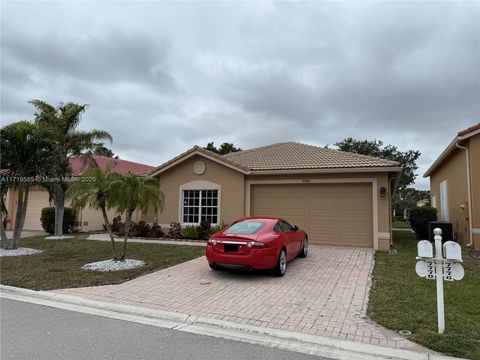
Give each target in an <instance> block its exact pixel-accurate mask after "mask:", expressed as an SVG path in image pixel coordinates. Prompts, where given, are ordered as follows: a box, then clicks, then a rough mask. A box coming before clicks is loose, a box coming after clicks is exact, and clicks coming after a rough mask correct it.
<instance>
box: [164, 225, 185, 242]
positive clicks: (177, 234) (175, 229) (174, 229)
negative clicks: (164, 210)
mask: <svg viewBox="0 0 480 360" xmlns="http://www.w3.org/2000/svg"><path fill="white" fill-rule="evenodd" d="M167 237H169V238H172V239H179V238H181V237H182V227H181V226H180V223H178V222H172V223H171V224H170V229H168V234H167Z"/></svg>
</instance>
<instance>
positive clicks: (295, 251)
mask: <svg viewBox="0 0 480 360" xmlns="http://www.w3.org/2000/svg"><path fill="white" fill-rule="evenodd" d="M307 252H308V236H307V233H306V232H305V231H304V230H302V229H299V228H298V227H297V226H292V225H290V224H289V223H288V222H286V221H285V220H283V219H281V218H269V217H249V218H241V219H237V220H236V221H234V222H232V223H231V224H229V225H228V226H227V227H226V228H225V229H223V230H222V231H220V232H218V233H216V234H213V235H212V236H211V237H210V239H208V242H207V249H206V255H207V260H208V263H209V265H210V267H211V268H212V269H213V270H217V269H219V268H247V269H253V270H270V269H272V270H274V273H275V274H276V275H277V276H283V275H284V274H285V271H286V270H287V263H288V262H289V261H291V260H293V259H294V258H296V257H297V256H298V257H306V256H307Z"/></svg>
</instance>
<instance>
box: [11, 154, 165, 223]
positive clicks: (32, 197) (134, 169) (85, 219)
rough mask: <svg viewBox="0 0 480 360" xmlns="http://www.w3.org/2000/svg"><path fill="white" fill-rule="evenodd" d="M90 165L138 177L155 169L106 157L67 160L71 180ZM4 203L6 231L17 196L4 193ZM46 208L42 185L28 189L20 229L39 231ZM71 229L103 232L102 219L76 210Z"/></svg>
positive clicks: (91, 211)
mask: <svg viewBox="0 0 480 360" xmlns="http://www.w3.org/2000/svg"><path fill="white" fill-rule="evenodd" d="M93 162H95V164H96V166H98V167H99V168H101V169H103V170H106V169H107V168H110V169H111V171H112V172H113V173H118V174H127V173H133V174H137V175H139V176H140V175H144V174H146V173H149V172H150V171H152V170H153V169H155V168H154V167H153V166H149V165H145V164H140V163H137V162H133V161H128V160H123V159H114V158H109V157H106V156H93V157H92V158H81V157H77V158H71V159H70V168H71V175H72V176H73V177H76V176H81V175H83V174H84V173H85V172H86V171H87V170H88V168H89V167H91V166H92V165H93ZM5 204H6V206H7V210H8V214H7V218H6V229H7V230H9V229H13V227H14V221H15V213H16V205H17V195H16V193H15V190H9V191H8V193H7V196H6V200H5ZM48 206H51V205H50V200H49V194H48V191H47V190H46V189H45V188H44V187H42V186H33V187H32V188H30V193H29V199H28V205H27V213H26V217H25V225H24V229H25V230H42V231H43V228H42V224H41V222H40V215H41V211H42V209H43V208H45V207H48ZM67 206H68V204H67ZM114 216H115V213H114V211H109V218H110V219H112V218H113V217H114ZM135 216H136V217H137V218H138V217H139V216H140V215H139V214H135ZM146 220H150V221H153V220H154V218H153V214H150V215H148V214H147V216H146ZM75 228H76V229H77V230H80V231H96V230H103V220H102V214H101V212H100V210H95V209H90V208H89V207H86V208H84V209H82V210H80V211H79V212H78V213H77V219H76V223H75Z"/></svg>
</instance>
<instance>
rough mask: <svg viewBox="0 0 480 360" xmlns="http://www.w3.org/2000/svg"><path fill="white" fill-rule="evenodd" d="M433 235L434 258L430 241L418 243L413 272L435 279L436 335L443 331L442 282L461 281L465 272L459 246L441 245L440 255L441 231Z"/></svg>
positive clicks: (448, 243)
mask: <svg viewBox="0 0 480 360" xmlns="http://www.w3.org/2000/svg"><path fill="white" fill-rule="evenodd" d="M433 233H434V234H435V237H434V239H435V256H433V247H432V243H431V242H430V241H428V240H421V241H419V242H418V244H417V253H418V256H417V260H419V261H418V262H417V264H416V266H415V270H416V272H417V275H418V276H421V277H424V278H426V279H428V280H433V279H435V280H436V282H437V313H438V333H439V334H443V332H444V331H445V308H444V302H443V280H446V281H454V280H462V279H463V276H464V275H465V272H464V270H463V267H462V265H461V262H462V248H461V247H460V245H459V244H457V243H456V242H453V241H447V242H446V243H445V244H444V245H443V254H442V230H441V229H439V228H436V229H435V230H433ZM443 256H445V258H444V257H443Z"/></svg>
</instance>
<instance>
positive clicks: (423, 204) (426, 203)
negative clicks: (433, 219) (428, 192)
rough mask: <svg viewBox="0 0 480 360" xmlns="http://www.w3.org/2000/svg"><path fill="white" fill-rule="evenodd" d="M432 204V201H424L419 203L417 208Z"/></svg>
mask: <svg viewBox="0 0 480 360" xmlns="http://www.w3.org/2000/svg"><path fill="white" fill-rule="evenodd" d="M429 204H430V199H422V200H418V201H417V206H418V207H422V206H426V205H429Z"/></svg>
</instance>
